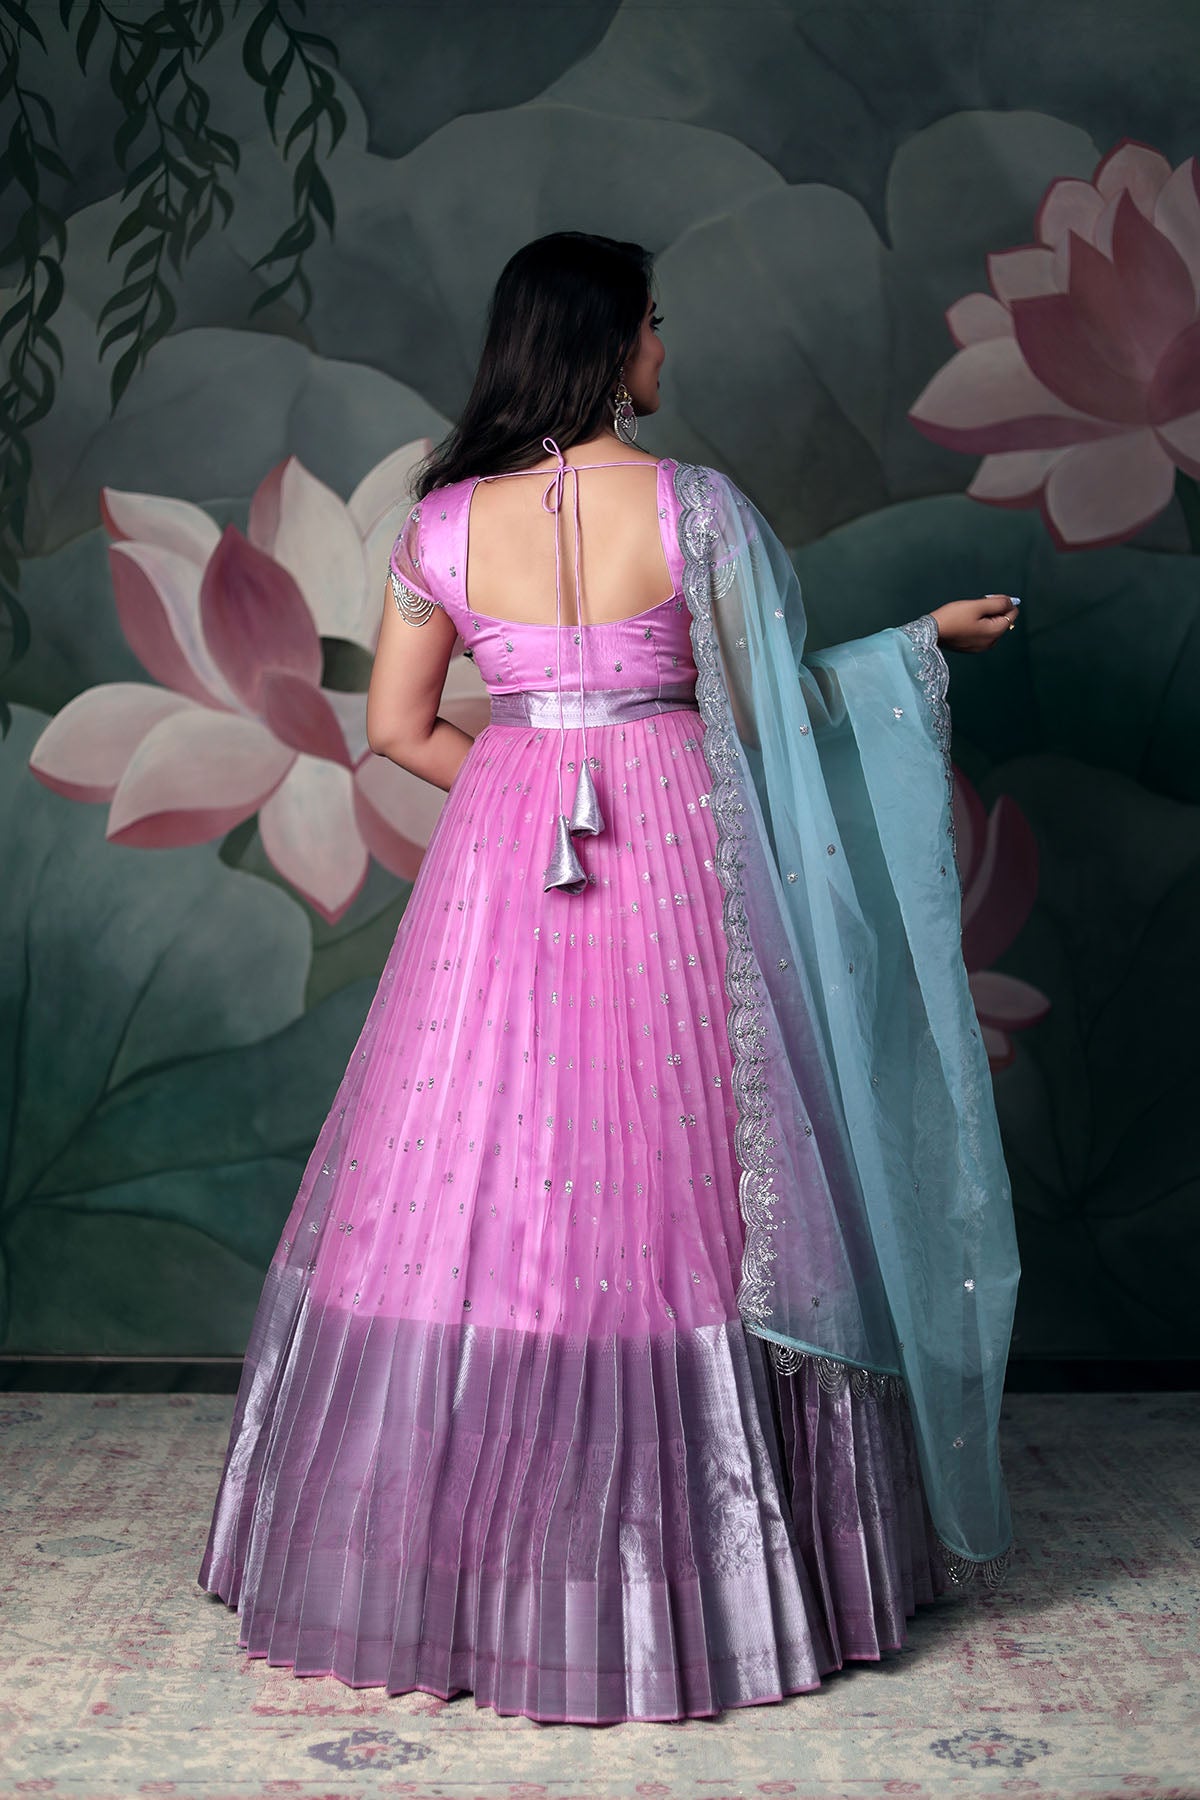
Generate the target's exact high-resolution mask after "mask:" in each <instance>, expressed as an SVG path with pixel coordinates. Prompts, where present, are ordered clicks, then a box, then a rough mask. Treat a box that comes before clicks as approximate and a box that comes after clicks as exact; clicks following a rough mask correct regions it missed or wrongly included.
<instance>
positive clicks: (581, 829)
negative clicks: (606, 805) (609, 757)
mask: <svg viewBox="0 0 1200 1800" xmlns="http://www.w3.org/2000/svg"><path fill="white" fill-rule="evenodd" d="M603 830H604V814H603V813H602V812H601V811H600V801H599V799H598V798H597V795H596V784H595V782H594V781H593V780H592V771H591V770H590V769H589V768H588V766H587V763H586V762H583V763H581V764H580V768H579V785H578V787H577V788H576V789H575V804H574V806H573V807H572V808H571V835H572V836H573V837H599V835H600V833H601V832H602V831H603Z"/></svg>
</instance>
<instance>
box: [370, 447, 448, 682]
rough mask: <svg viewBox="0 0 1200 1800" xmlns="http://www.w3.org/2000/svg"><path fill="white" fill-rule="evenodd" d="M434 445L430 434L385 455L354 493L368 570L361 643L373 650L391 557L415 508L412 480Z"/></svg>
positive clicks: (384, 600) (384, 601)
mask: <svg viewBox="0 0 1200 1800" xmlns="http://www.w3.org/2000/svg"><path fill="white" fill-rule="evenodd" d="M432 448H433V444H432V440H431V439H429V438H418V439H417V440H416V441H415V442H414V443H412V444H405V445H404V446H403V447H402V448H401V449H399V450H395V451H393V452H392V454H391V456H388V457H385V458H384V460H383V462H381V463H379V464H377V466H376V467H375V468H374V469H372V470H371V472H370V474H369V475H367V476H365V477H364V478H363V480H362V481H361V482H360V483H359V485H358V487H356V488H355V490H354V492H353V494H351V496H350V511H351V515H352V517H353V518H354V521H355V524H356V525H357V526H358V528H359V530H360V531H361V532H362V535H363V560H364V562H365V564H366V570H367V597H366V611H365V615H364V620H363V628H362V634H361V636H360V637H359V639H358V642H359V643H362V644H365V645H366V647H367V648H368V649H369V650H373V649H374V647H375V642H376V639H377V638H378V636H379V615H380V612H381V610H382V605H381V603H386V601H387V597H388V590H387V570H388V558H389V557H390V555H391V552H392V545H393V544H394V543H395V541H396V539H397V537H398V536H399V535H400V530H401V527H402V526H403V524H404V521H405V519H406V518H407V517H408V515H409V513H410V511H411V510H412V481H413V476H414V474H415V471H416V468H417V465H418V464H419V463H420V462H422V461H423V460H424V458H425V457H426V456H427V455H428V454H429V451H430V450H431V449H432Z"/></svg>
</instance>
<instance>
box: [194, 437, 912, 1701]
mask: <svg viewBox="0 0 1200 1800" xmlns="http://www.w3.org/2000/svg"><path fill="white" fill-rule="evenodd" d="M593 478H594V477H593ZM472 487H473V484H472V483H460V484H457V485H456V486H454V487H451V488H448V489H444V490H441V491H440V492H439V491H435V492H434V493H433V494H431V495H430V496H429V497H428V498H427V499H426V501H425V502H424V505H423V507H422V508H421V509H420V517H419V519H417V520H414V521H412V522H411V525H410V530H409V532H408V533H407V535H406V538H405V541H404V544H403V546H402V547H401V566H402V567H403V568H405V569H407V571H408V573H409V574H411V575H412V576H413V577H414V579H420V580H421V582H422V583H423V584H424V586H425V589H426V591H427V592H428V593H429V594H430V595H431V596H432V597H434V598H435V599H436V601H437V603H438V604H440V605H443V606H444V607H445V609H446V610H447V612H448V613H449V614H450V616H451V617H452V618H453V620H454V622H455V624H456V625H457V626H458V629H459V631H460V633H461V635H462V636H463V637H464V639H465V640H466V642H467V645H468V647H469V648H470V649H471V650H472V651H473V652H474V654H475V657H476V661H477V664H478V667H479V669H480V672H481V674H482V675H483V677H484V680H485V681H486V682H487V684H488V686H489V688H490V689H491V690H492V691H493V692H494V693H503V692H511V691H520V690H522V689H526V688H543V689H544V688H546V687H550V686H553V685H554V681H553V679H552V678H548V676H547V670H548V669H549V670H555V669H556V652H557V650H558V648H559V644H560V640H563V639H565V640H566V645H565V646H564V648H567V649H569V650H570V651H571V652H573V653H574V654H575V655H578V649H577V647H576V645H575V643H574V639H575V636H576V635H577V634H576V629H575V628H573V627H570V626H567V627H563V628H561V629H558V630H556V628H554V627H542V626H530V625H513V624H506V623H504V622H502V621H498V620H494V619H487V618H484V617H482V616H480V615H477V614H473V613H472V612H471V611H470V609H469V608H468V607H467V606H466V604H465V601H464V599H463V596H462V573H463V571H464V569H465V567H466V537H465V529H466V518H467V508H468V505H469V499H470V492H471V489H472ZM658 495H659V510H660V524H661V526H662V532H663V542H664V548H665V550H666V552H667V555H668V566H669V568H670V571H671V574H672V578H673V580H674V582H675V587H676V592H675V594H673V595H672V596H670V597H668V598H666V599H664V600H663V601H662V602H661V603H660V604H658V605H656V606H654V607H652V608H650V609H648V610H647V611H645V612H644V613H641V614H639V615H638V616H637V617H636V618H633V619H629V620H626V621H623V622H622V623H620V624H617V625H603V626H594V627H587V626H585V627H584V628H583V643H582V645H581V646H579V648H581V649H582V652H583V657H584V679H585V683H586V685H587V689H588V691H589V692H595V691H596V690H599V689H608V690H617V689H620V688H628V687H650V688H653V687H654V685H655V684H656V683H667V682H669V683H678V682H680V681H685V680H687V679H689V678H691V679H694V677H695V665H694V663H693V661H692V656H691V648H690V642H689V636H688V631H689V615H688V612H687V609H686V606H685V604H684V602H683V600H682V598H681V597H680V595H679V592H678V589H679V574H680V559H679V554H678V550H677V548H676V546H675V543H674V529H675V511H674V503H673V495H672V490H671V480H670V465H667V464H663V465H661V466H660V468H659V471H658ZM417 527H419V530H418V529H417ZM548 528H549V526H548ZM403 578H404V579H407V578H408V576H407V575H405V576H404V577H403ZM563 663H564V673H565V675H566V676H567V678H568V681H569V682H570V684H571V685H573V680H574V671H575V664H574V661H573V660H569V659H568V658H567V656H565V655H564V658H563ZM588 750H589V755H590V758H591V762H592V768H593V775H594V779H595V783H596V788H597V792H598V795H599V799H600V804H601V809H602V811H603V814H604V818H605V821H606V825H605V829H604V831H603V832H602V833H601V834H600V835H599V836H597V837H594V838H588V839H586V840H584V844H583V848H582V849H581V856H582V857H583V859H584V861H585V864H586V866H587V868H588V870H589V872H590V873H591V874H592V876H593V877H594V880H593V881H592V882H591V884H590V885H589V886H588V887H587V888H586V889H585V890H584V891H583V892H582V893H579V894H566V893H564V892H561V891H552V892H550V893H546V892H544V891H543V885H542V872H543V869H544V867H545V864H546V858H547V851H548V848H549V835H550V830H551V825H552V822H553V820H554V818H555V817H556V815H557V812H558V810H559V770H560V761H561V766H562V769H563V770H564V771H566V772H567V773H568V774H571V775H573V773H574V771H575V770H576V769H577V768H578V766H579V759H580V757H581V755H582V734H581V733H580V731H579V730H578V729H571V730H568V731H567V732H566V733H565V734H564V733H561V732H559V731H558V730H544V729H536V728H532V727H527V726H514V725H506V726H499V725H492V726H489V727H488V728H487V729H486V730H485V731H484V732H483V733H482V734H481V735H480V736H479V737H478V738H477V739H476V741H475V744H474V746H473V748H472V750H471V751H470V753H469V755H468V757H467V759H466V761H465V763H464V764H463V767H462V770H461V772H460V774H459V776H458V778H457V780H456V781H455V783H454V786H453V788H452V790H451V793H450V795H449V798H448V800H447V803H446V806H445V808H444V810H443V811H442V813H441V816H440V818H439V821H438V824H437V827H436V829H435V831H434V834H433V837H432V838H431V840H430V844H429V848H428V850H427V853H426V856H425V860H424V863H423V865H422V867H421V871H420V875H419V878H418V880H417V882H416V885H415V887H414V889H413V893H412V895H411V898H410V900H409V903H408V905H407V908H406V910H405V913H404V916H403V918H402V920H401V923H400V928H399V931H398V933H397V936H396V940H395V944H394V946H393V949H392V951H391V954H390V956H389V958H388V961H387V965H386V967H385V969H384V972H383V976H382V978H381V981H380V983H379V988H378V991H377V993H376V996H375V1000H374V1002H373V1004H372V1006H371V1009H370V1012H369V1013H368V1016H367V1019H366V1022H365V1024H364V1026H363V1031H362V1035H361V1037H360V1040H359V1043H358V1045H357V1046H356V1049H355V1051H354V1054H353V1056H352V1058H351V1061H350V1064H349V1067H348V1069H347V1071H346V1074H345V1077H344V1079H343V1082H342V1084H341V1087H340V1089H339V1092H338V1094H337V1097H336V1099H335V1101H334V1104H333V1107H332V1109H331V1111H330V1113H329V1115H328V1118H327V1119H326V1122H325V1124H324V1126H323V1128H322V1131H321V1134H320V1137H319V1139H318V1142H317V1145H316V1148H315V1150H314V1152H313V1155H312V1158H311V1160H310V1162H309V1165H308V1168H307V1170H306V1173H305V1176H304V1180H303V1182H302V1184H301V1187H300V1191H299V1193H298V1195H297V1197H296V1201H295V1204H294V1206H293V1208H292V1211H291V1214H290V1216H289V1218H288V1220H287V1223H286V1225H285V1228H284V1231H283V1234H282V1238H281V1240H280V1244H279V1248H278V1250H277V1252H276V1255H275V1257H274V1259H273V1262H272V1265H271V1269H270V1272H269V1276H268V1280H267V1285H266V1288H265V1290H264V1294H263V1298H262V1302H261V1303H260V1307H259V1312H258V1316H257V1318H256V1321H255V1325H254V1330H253V1333H252V1336H251V1342H250V1345H249V1349H248V1353H247V1362H246V1371H245V1375H244V1378H243V1382H242V1389H241V1393H240V1395H239V1400H238V1407H237V1411H236V1414H235V1419H234V1425H233V1431H232V1433H231V1438H230V1449H229V1456H228V1460H227V1463H226V1468H225V1472H224V1475H223V1477H222V1483H221V1490H220V1493H219V1495H218V1498H217V1505H216V1509H215V1512H214V1518H213V1527H212V1532H211V1535H210V1539H209V1544H208V1548H207V1550H206V1553H205V1558H204V1564H203V1567H202V1569H201V1575H200V1579H201V1582H202V1584H203V1585H204V1586H205V1587H207V1588H208V1589H209V1590H210V1591H212V1592H215V1593H218V1594H220V1595H221V1596H222V1597H223V1598H224V1599H226V1600H227V1601H229V1602H230V1603H231V1604H236V1605H238V1606H239V1609H240V1611H241V1612H242V1615H243V1625H242V1633H241V1642H242V1643H243V1645H244V1646H245V1647H246V1648H248V1649H249V1650H250V1651H251V1653H252V1654H256V1655H266V1656H268V1657H270V1659H271V1660H272V1661H275V1662H283V1663H287V1664H290V1665H291V1666H293V1667H294V1668H296V1670H297V1672H313V1673H316V1672H326V1671H332V1672H333V1673H335V1674H337V1675H339V1676H340V1677H341V1679H343V1680H345V1681H350V1682H352V1683H358V1684H367V1683H370V1684H374V1683H386V1685H387V1686H388V1687H389V1689H390V1690H391V1691H394V1692H401V1691H405V1690H407V1689H410V1688H412V1687H426V1688H429V1689H431V1690H432V1691H433V1692H438V1693H443V1694H447V1693H451V1692H454V1691H456V1690H458V1689H461V1688H470V1689H472V1690H473V1691H474V1693H475V1696H476V1700H477V1701H478V1702H479V1703H480V1704H483V1703H485V1702H486V1703H488V1704H492V1705H494V1706H496V1707H498V1708H499V1709H500V1710H502V1711H510V1712H525V1713H528V1714H529V1715H530V1716H532V1717H534V1718H541V1719H566V1718H570V1719H576V1720H596V1721H598V1720H602V1719H616V1718H625V1717H629V1718H674V1717H684V1716H689V1715H692V1714H708V1713H712V1712H715V1711H718V1710H720V1709H721V1708H722V1707H724V1706H731V1705H741V1704H747V1703H750V1702H753V1701H756V1700H762V1699H770V1698H776V1697H778V1696H779V1695H781V1694H783V1693H787V1692H795V1691H799V1690H801V1689H804V1688H810V1687H813V1686H815V1685H817V1684H818V1682H819V1679H820V1676H821V1674H822V1673H824V1672H825V1671H827V1670H828V1669H830V1668H833V1667H836V1666H837V1665H838V1664H839V1663H840V1661H841V1660H842V1659H843V1658H845V1657H848V1656H863V1657H877V1656H878V1655H879V1654H880V1653H881V1651H882V1650H883V1649H887V1648H894V1647H896V1646H897V1645H898V1644H899V1643H901V1642H902V1641H903V1620H904V1617H905V1615H906V1614H907V1613H910V1612H911V1611H912V1609H913V1606H914V1605H915V1603H916V1602H917V1600H921V1599H929V1598H931V1597H932V1596H933V1594H934V1592H935V1591H937V1589H938V1587H939V1585H940V1584H939V1581H938V1579H937V1578H936V1577H935V1576H934V1573H933V1569H932V1565H931V1561H930V1547H931V1543H932V1538H931V1534H930V1529H929V1524H928V1517H927V1514H926V1512H925V1509H924V1504H923V1500H922V1497H921V1492H920V1484H919V1478H918V1475H917V1472H916V1466H915V1458H914V1455H913V1451H912V1440H911V1430H910V1427H909V1425H908V1422H907V1416H906V1414H905V1413H904V1411H903V1405H902V1402H900V1401H899V1400H896V1399H884V1398H872V1397H870V1396H863V1397H861V1398H858V1397H854V1396H852V1395H851V1394H850V1393H849V1392H845V1393H843V1394H842V1395H841V1396H839V1397H833V1396H830V1395H828V1394H823V1393H822V1392H821V1390H820V1388H819V1385H818V1383H817V1381H816V1378H815V1374H814V1372H813V1370H812V1368H811V1367H809V1368H808V1369H807V1370H806V1372H805V1373H804V1375H803V1376H802V1377H784V1378H780V1377H776V1376H774V1375H773V1374H772V1373H771V1372H770V1369H769V1366H768V1363H767V1359H766V1356H765V1354H764V1351H763V1347H762V1345H761V1344H760V1343H758V1342H756V1341H755V1340H753V1339H750V1338H748V1337H747V1335H746V1333H745V1331H744V1329H743V1327H742V1325H741V1322H740V1319H739V1316H738V1312H737V1306H736V1299H735V1296H736V1290H737V1284H738V1277H739V1264H740V1255H741V1246H742V1227H741V1220H740V1216H739V1211H738V1198H737V1190H738V1176H739V1167H738V1161H737V1156H736V1150H735V1128H736V1122H737V1121H736V1109H735V1105H734V1098H733V1094H732V1091H731V1086H730V1075H731V1055H730V1047H729V1040H728V1035H727V1031H726V1023H725V1019H726V1010H727V1003H726V998H725V991H724V984H723V977H724V959H725V942H724V937H723V934H722V925H721V907H722V895H721V891H720V886H719V883H718V880H717V877H716V875H715V872H714V868H713V855H714V849H715V830H714V823H713V819H712V816H711V814H710V812H709V810H708V805H707V801H708V789H709V778H708V772H707V767H706V764H705V760H704V755H703V728H702V724H701V721H700V718H699V715H698V713H696V712H693V711H689V710H686V709H685V710H678V711H673V712H668V713H665V714H662V715H661V716H659V717H654V718H644V719H639V720H637V721H635V722H632V723H626V724H621V725H608V726H604V725H599V726H598V725H595V724H592V725H589V727H588ZM773 1386H774V1388H775V1397H774V1399H772V1387H773ZM777 1412H778V1418H779V1420H780V1423H776V1414H777Z"/></svg>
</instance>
